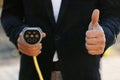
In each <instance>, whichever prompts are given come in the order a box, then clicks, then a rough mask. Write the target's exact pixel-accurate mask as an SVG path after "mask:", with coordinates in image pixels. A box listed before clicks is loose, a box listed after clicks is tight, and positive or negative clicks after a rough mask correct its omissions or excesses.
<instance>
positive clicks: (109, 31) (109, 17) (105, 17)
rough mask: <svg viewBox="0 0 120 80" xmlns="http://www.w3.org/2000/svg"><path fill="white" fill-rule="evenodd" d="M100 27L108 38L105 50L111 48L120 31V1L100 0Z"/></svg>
mask: <svg viewBox="0 0 120 80" xmlns="http://www.w3.org/2000/svg"><path fill="white" fill-rule="evenodd" d="M97 6H98V9H99V10H100V12H101V14H100V25H101V26H102V28H103V30H104V32H105V36H106V47H105V50H106V49H107V48H108V47H109V46H111V45H112V44H113V43H114V42H115V40H116V37H117V35H118V33H119V31H120V0H98V5H97Z"/></svg>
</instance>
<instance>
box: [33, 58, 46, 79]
mask: <svg viewBox="0 0 120 80" xmlns="http://www.w3.org/2000/svg"><path fill="white" fill-rule="evenodd" d="M33 61H34V65H35V68H36V71H37V73H38V76H39V79H40V80H44V78H43V75H42V72H41V70H40V67H39V65H38V60H37V57H36V56H33Z"/></svg>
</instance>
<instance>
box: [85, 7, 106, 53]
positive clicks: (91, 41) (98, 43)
mask: <svg viewBox="0 0 120 80" xmlns="http://www.w3.org/2000/svg"><path fill="white" fill-rule="evenodd" d="M99 14H100V12H99V10H98V9H95V10H94V11H93V14H92V17H91V22H90V24H89V27H88V31H87V32H86V48H87V50H88V53H89V54H91V55H100V54H102V53H103V52H104V48H105V42H106V39H105V34H104V31H103V29H102V27H101V26H100V25H99V23H98V21H99Z"/></svg>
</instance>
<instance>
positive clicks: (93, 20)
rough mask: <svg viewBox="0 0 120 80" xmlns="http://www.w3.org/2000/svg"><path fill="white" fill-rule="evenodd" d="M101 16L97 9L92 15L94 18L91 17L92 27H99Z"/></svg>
mask: <svg viewBox="0 0 120 80" xmlns="http://www.w3.org/2000/svg"><path fill="white" fill-rule="evenodd" d="M99 15H100V11H99V10H98V9H95V10H94V11H93V13H92V17H91V27H92V28H94V27H97V25H98V22H99Z"/></svg>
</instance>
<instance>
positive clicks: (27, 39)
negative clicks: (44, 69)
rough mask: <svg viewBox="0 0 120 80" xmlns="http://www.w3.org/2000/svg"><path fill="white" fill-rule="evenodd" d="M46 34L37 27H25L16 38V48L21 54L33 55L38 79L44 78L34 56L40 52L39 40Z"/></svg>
mask: <svg viewBox="0 0 120 80" xmlns="http://www.w3.org/2000/svg"><path fill="white" fill-rule="evenodd" d="M45 36H46V34H45V33H43V32H42V30H41V29H40V28H39V27H33V28H31V27H26V28H24V29H23V31H22V33H21V34H20V37H19V38H18V49H19V51H21V52H22V53H23V54H26V55H28V56H33V60H34V64H35V67H36V70H37V72H38V76H39V78H40V80H44V79H43V76H42V73H41V70H40V67H39V65H38V61H37V58H36V56H37V55H39V54H40V53H41V49H42V45H41V43H40V41H41V40H42V38H43V37H45Z"/></svg>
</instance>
